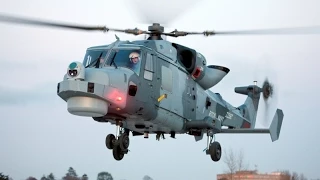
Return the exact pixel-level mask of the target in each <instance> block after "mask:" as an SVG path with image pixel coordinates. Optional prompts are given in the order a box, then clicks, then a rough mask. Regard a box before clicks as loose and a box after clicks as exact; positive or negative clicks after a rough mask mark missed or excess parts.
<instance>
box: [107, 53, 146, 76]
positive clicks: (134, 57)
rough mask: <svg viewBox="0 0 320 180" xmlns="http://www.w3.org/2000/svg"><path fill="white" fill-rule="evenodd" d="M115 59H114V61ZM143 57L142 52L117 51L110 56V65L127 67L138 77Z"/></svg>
mask: <svg viewBox="0 0 320 180" xmlns="http://www.w3.org/2000/svg"><path fill="white" fill-rule="evenodd" d="M112 58H113V59H112ZM141 60H142V55H141V51H140V50H117V51H116V52H115V54H112V55H111V56H110V60H109V61H110V65H111V66H114V65H115V66H117V67H127V68H129V69H131V70H133V71H134V72H135V73H136V74H137V75H139V74H140V67H141Z"/></svg>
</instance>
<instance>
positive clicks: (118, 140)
mask: <svg viewBox="0 0 320 180" xmlns="http://www.w3.org/2000/svg"><path fill="white" fill-rule="evenodd" d="M105 143H106V147H107V148H108V149H110V150H112V154H113V157H114V159H115V160H117V161H120V160H122V159H123V157H124V155H125V154H127V153H128V152H129V150H128V148H129V144H130V139H129V132H128V131H124V130H123V129H121V130H120V127H119V126H118V125H117V131H116V135H113V134H108V135H107V137H106V142H105Z"/></svg>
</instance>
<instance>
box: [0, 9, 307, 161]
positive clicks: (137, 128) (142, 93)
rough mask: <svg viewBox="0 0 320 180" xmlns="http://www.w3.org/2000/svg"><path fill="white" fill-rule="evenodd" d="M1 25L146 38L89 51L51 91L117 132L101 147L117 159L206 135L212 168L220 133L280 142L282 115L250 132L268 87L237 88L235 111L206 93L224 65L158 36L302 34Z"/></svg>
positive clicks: (78, 113) (224, 71)
mask: <svg viewBox="0 0 320 180" xmlns="http://www.w3.org/2000/svg"><path fill="white" fill-rule="evenodd" d="M0 21H1V22H5V23H18V24H25V25H36V26H47V27H55V28H65V29H73V30H84V31H102V32H110V31H113V32H120V33H127V34H132V35H147V36H148V37H147V38H146V39H144V40H135V41H129V40H120V39H119V38H118V37H117V36H116V40H115V41H114V42H112V43H110V44H107V45H101V46H92V47H89V48H87V50H86V53H85V55H84V58H83V61H82V62H79V61H75V62H71V63H70V64H69V66H68V67H66V69H67V71H66V73H65V74H64V75H63V79H62V81H61V82H58V84H57V91H56V92H57V95H58V96H59V97H60V98H61V99H62V100H64V101H65V102H66V104H67V111H68V112H69V113H70V114H73V115H76V116H85V117H91V118H92V119H93V120H94V121H97V122H101V123H110V124H111V125H115V128H116V133H115V134H108V135H107V136H106V139H105V145H106V148H108V149H110V150H112V152H113V157H114V159H115V160H118V161H120V160H122V159H123V158H124V155H125V154H127V153H128V152H129V145H130V138H129V136H130V132H131V134H132V136H142V137H144V138H149V135H150V134H155V135H156V140H160V139H161V138H162V139H164V138H165V137H164V136H165V135H170V137H171V138H175V137H176V134H186V135H189V136H194V138H195V141H199V140H202V139H203V136H204V135H206V136H207V148H206V150H205V153H206V154H207V155H210V157H211V159H212V160H213V161H215V162H216V161H219V160H220V159H221V156H222V148H221V145H220V143H219V142H218V141H216V139H215V138H214V136H215V134H218V133H265V134H270V137H271V140H272V142H273V141H276V140H278V139H279V136H280V131H281V126H282V122H283V117H284V114H283V111H282V110H281V109H276V111H275V112H274V116H273V119H272V122H271V124H270V126H269V128H255V123H256V119H257V112H258V106H259V101H260V98H261V96H262V98H263V99H264V100H267V99H268V98H270V97H271V96H272V95H273V93H274V92H273V90H274V87H273V85H272V83H271V82H269V81H268V80H267V79H266V80H265V81H264V82H263V85H262V86H261V87H259V86H258V85H257V82H256V81H254V83H253V84H249V85H247V86H242V87H235V89H234V91H235V93H238V94H241V95H245V96H246V100H245V101H244V103H243V104H242V105H240V106H233V105H231V104H230V103H228V102H227V101H225V100H224V99H223V98H222V96H221V95H220V94H219V93H216V92H213V91H211V90H210V88H212V87H214V86H215V85H217V84H218V83H219V82H220V81H221V80H222V79H223V78H224V77H225V76H226V75H227V74H228V73H229V72H230V69H229V68H227V67H224V66H219V65H212V64H210V65H209V64H207V61H206V58H205V57H204V55H202V54H201V53H200V52H199V51H197V50H195V49H192V48H190V47H186V46H183V45H181V44H177V43H174V42H170V41H167V40H164V39H163V38H162V37H163V36H170V37H181V36H187V35H204V36H216V35H268V34H270V35H272V34H300V33H302V34H303V32H304V31H308V29H310V27H305V28H282V29H261V30H242V31H222V32H219V31H203V32H187V31H178V30H174V31H172V32H165V31H164V27H163V26H161V25H160V24H159V23H152V24H151V25H150V26H149V27H148V30H147V31H145V30H140V29H138V28H134V29H114V28H109V27H105V26H102V27H96V26H80V25H72V24H66V23H59V22H53V21H51V22H50V21H44V20H36V19H30V18H21V17H16V16H10V15H5V14H0Z"/></svg>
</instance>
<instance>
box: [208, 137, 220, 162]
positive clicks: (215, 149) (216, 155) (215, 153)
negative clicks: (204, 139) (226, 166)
mask: <svg viewBox="0 0 320 180" xmlns="http://www.w3.org/2000/svg"><path fill="white" fill-rule="evenodd" d="M209 154H210V156H211V159H212V161H215V162H217V161H219V160H220V158H221V146H220V143H219V142H217V141H215V142H213V143H211V144H210V147H209Z"/></svg>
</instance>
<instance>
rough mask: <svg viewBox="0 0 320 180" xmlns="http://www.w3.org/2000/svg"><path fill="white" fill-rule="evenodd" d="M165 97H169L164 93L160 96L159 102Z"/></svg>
mask: <svg viewBox="0 0 320 180" xmlns="http://www.w3.org/2000/svg"><path fill="white" fill-rule="evenodd" d="M163 98H167V94H163V95H161V96H160V97H159V98H158V102H160V101H162V100H163Z"/></svg>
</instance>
